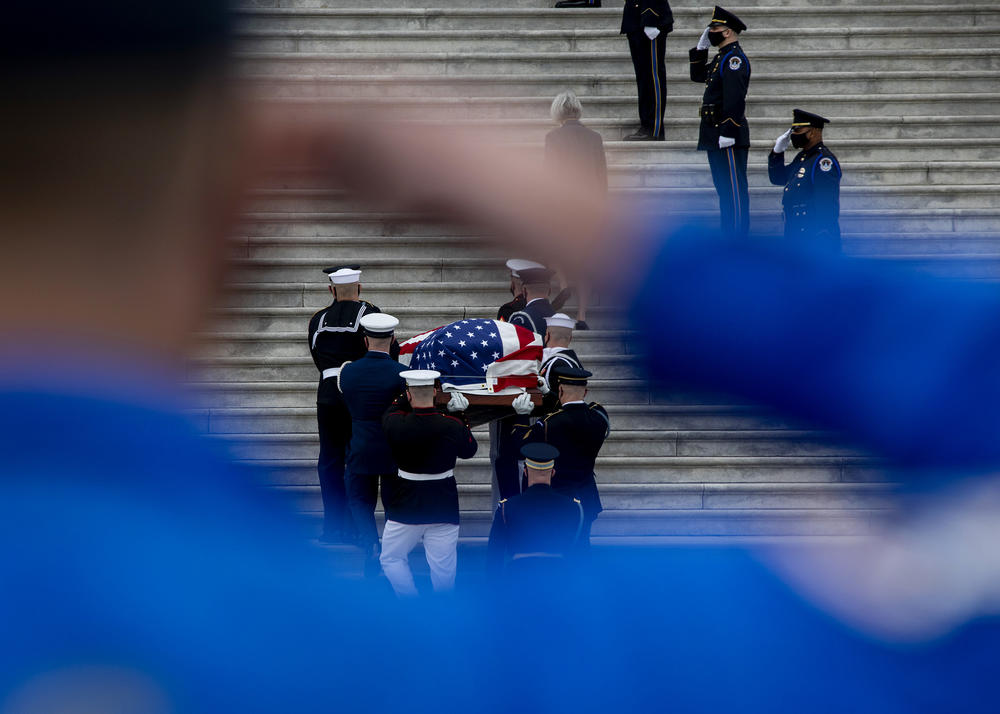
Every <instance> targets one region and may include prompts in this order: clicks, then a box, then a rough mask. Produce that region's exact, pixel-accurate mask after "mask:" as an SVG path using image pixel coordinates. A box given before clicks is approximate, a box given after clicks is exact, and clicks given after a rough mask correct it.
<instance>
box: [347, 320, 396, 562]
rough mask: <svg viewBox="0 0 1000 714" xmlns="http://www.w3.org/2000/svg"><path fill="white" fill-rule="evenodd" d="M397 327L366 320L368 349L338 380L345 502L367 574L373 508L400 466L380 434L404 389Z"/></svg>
mask: <svg viewBox="0 0 1000 714" xmlns="http://www.w3.org/2000/svg"><path fill="white" fill-rule="evenodd" d="M398 324H399V320H397V319H396V318H395V317H393V316H392V315H387V314H385V313H384V312H383V313H373V314H371V315H365V316H364V317H362V318H361V327H362V329H363V330H364V334H365V338H366V342H367V343H368V346H369V350H368V352H367V353H366V354H365V356H364V357H362V358H361V359H359V360H354V361H353V362H348V363H345V364H344V366H343V367H341V369H340V378H339V380H338V386H339V388H340V391H341V393H342V394H343V395H344V403H345V404H346V405H347V410H348V411H349V412H350V414H351V444H350V450H349V453H348V456H347V501H348V504H349V505H350V509H351V516H352V517H353V519H354V526H355V528H356V529H357V531H358V545H360V546H361V548H362V549H363V550H364V551H365V574H366V575H369V576H371V575H375V574H377V572H378V557H379V545H378V528H377V526H376V525H375V506H376V504H377V502H378V490H379V481H380V480H381V481H382V490H383V495H382V499H383V501H384V500H385V489H386V487H387V486H388V485H389V481H388V479H389V477H391V476H392V475H394V474H395V473H396V462H394V461H393V460H392V454H391V453H390V452H389V444H388V442H387V441H386V438H385V433H384V432H383V431H382V416H383V415H384V414H385V410H386V409H388V408H389V406H390V405H391V404H392V403H393V402H394V401H395V400H396V398H397V397H399V395H400V394H401V393H402V392H403V389H404V388H405V382H404V381H403V378H402V377H400V376H399V374H400V372H403V371H404V370H405V369H406V367H404V366H403V365H401V364H399V363H398V362H396V361H395V360H394V359H392V357H390V356H389V345H390V343H391V342H392V338H393V334H394V331H395V329H396V326H397V325H398Z"/></svg>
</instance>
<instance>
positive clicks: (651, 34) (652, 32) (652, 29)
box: [642, 27, 660, 40]
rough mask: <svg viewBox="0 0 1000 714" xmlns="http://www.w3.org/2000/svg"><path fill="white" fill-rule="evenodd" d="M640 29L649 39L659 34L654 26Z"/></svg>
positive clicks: (653, 38)
mask: <svg viewBox="0 0 1000 714" xmlns="http://www.w3.org/2000/svg"><path fill="white" fill-rule="evenodd" d="M642 31H643V32H645V33H646V37H648V38H649V39H651V40H655V39H656V38H657V37H659V36H660V31H659V30H658V29H656V28H655V27H644V28H642Z"/></svg>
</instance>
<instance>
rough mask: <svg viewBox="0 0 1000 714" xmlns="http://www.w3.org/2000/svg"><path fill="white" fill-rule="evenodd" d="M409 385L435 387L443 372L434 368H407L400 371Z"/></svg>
mask: <svg viewBox="0 0 1000 714" xmlns="http://www.w3.org/2000/svg"><path fill="white" fill-rule="evenodd" d="M399 376H400V377H402V378H403V379H405V380H406V386H407V387H433V386H434V382H435V380H437V378H438V377H440V376H441V373H440V372H438V371H436V370H433V369H407V370H403V371H402V372H400V373H399Z"/></svg>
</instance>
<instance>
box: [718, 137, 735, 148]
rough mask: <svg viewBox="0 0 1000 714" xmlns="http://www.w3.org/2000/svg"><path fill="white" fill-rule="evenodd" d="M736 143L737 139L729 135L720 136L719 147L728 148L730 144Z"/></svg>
mask: <svg viewBox="0 0 1000 714" xmlns="http://www.w3.org/2000/svg"><path fill="white" fill-rule="evenodd" d="M735 143H736V139H730V138H729V137H728V136H720V137H719V148H720V149H728V148H729V147H730V146H732V145H733V144H735Z"/></svg>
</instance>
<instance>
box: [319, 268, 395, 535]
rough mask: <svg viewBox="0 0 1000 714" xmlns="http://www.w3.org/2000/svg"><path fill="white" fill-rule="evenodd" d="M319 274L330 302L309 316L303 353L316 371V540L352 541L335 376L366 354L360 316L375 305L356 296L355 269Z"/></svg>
mask: <svg viewBox="0 0 1000 714" xmlns="http://www.w3.org/2000/svg"><path fill="white" fill-rule="evenodd" d="M323 272H324V273H326V274H327V275H328V276H329V278H330V288H329V289H330V292H331V293H332V294H333V303H332V304H331V305H330V306H329V307H326V308H323V309H322V310H320V311H319V312H317V313H316V314H315V315H313V316H312V318H311V319H310V320H309V352H310V353H311V354H312V358H313V362H315V363H316V369H318V370H319V372H320V380H319V388H318V390H317V392H316V421H317V425H318V427H319V464H318V471H319V486H320V491H321V492H322V494H323V534H322V536H320V540H322V541H323V542H325V543H352V542H353V541H354V537H355V531H354V525H353V522H352V520H351V516H350V511H349V508H348V505H347V488H346V484H345V469H346V460H347V447H348V444H349V443H350V440H351V415H350V412H348V411H347V405H346V404H344V400H343V395H341V393H340V390H339V389H338V388H337V377H338V376H339V375H340V368H341V367H342V366H343V364H344V363H345V362H350V361H351V360H355V359H358V358H360V357H363V356H364V354H365V352H367V350H368V348H367V347H365V338H364V335H363V334H362V332H361V318H363V317H364V316H365V315H367V314H370V313H373V312H379V309H378V308H377V307H375V306H374V305H372V304H371V303H369V302H365V301H364V300H361V299H360V297H359V296H360V293H361V283H360V279H361V270H360V269H358V268H357V267H356V266H350V267H341V266H337V267H332V268H326V269H325V270H324V271H323Z"/></svg>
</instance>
